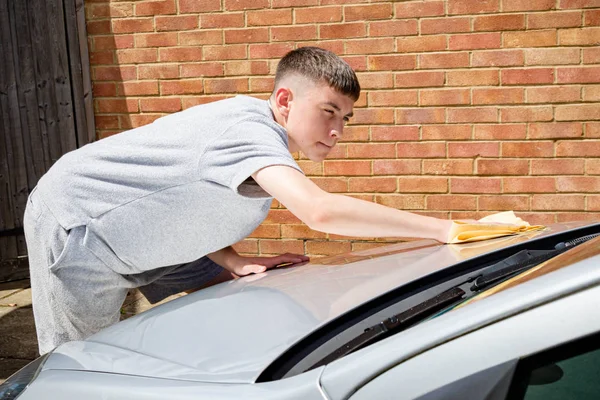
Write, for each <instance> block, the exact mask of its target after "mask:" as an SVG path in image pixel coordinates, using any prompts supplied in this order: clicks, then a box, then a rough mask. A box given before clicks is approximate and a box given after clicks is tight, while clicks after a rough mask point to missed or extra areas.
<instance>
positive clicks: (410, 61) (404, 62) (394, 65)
mask: <svg viewBox="0 0 600 400" xmlns="http://www.w3.org/2000/svg"><path fill="white" fill-rule="evenodd" d="M367 64H368V69H369V70H370V71H399V70H406V69H415V68H416V66H417V56H415V55H382V56H368V57H367ZM441 76H442V78H443V74H442V75H441Z"/></svg>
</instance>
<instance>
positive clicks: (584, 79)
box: [556, 31, 600, 83]
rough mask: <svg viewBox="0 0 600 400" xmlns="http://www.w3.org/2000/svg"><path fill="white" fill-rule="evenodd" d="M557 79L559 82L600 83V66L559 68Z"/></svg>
mask: <svg viewBox="0 0 600 400" xmlns="http://www.w3.org/2000/svg"><path fill="white" fill-rule="evenodd" d="M599 34H600V31H599ZM556 81H557V83H600V67H573V68H557V69H556Z"/></svg>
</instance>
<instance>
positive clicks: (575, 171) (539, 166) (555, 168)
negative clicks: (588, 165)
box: [531, 158, 584, 176]
mask: <svg viewBox="0 0 600 400" xmlns="http://www.w3.org/2000/svg"><path fill="white" fill-rule="evenodd" d="M583 172H584V160H582V159H571V158H569V159H551V160H531V175H550V176H556V175H583Z"/></svg>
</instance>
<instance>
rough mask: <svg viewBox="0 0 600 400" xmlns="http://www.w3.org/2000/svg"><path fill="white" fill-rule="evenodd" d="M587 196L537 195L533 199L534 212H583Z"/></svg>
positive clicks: (532, 207)
mask: <svg viewBox="0 0 600 400" xmlns="http://www.w3.org/2000/svg"><path fill="white" fill-rule="evenodd" d="M584 207H585V196H583V195H574V194H537V195H534V196H533V197H532V199H531V209H532V210H583V209H584Z"/></svg>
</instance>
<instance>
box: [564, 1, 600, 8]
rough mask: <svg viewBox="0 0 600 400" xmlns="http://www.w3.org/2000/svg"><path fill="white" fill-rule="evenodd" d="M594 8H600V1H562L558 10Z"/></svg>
mask: <svg viewBox="0 0 600 400" xmlns="http://www.w3.org/2000/svg"><path fill="white" fill-rule="evenodd" d="M592 7H600V0H560V3H559V7H558V8H561V9H564V8H592Z"/></svg>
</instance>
